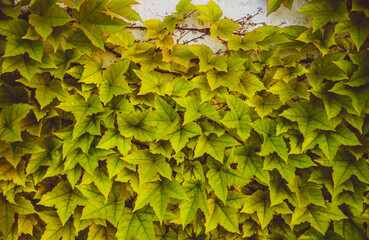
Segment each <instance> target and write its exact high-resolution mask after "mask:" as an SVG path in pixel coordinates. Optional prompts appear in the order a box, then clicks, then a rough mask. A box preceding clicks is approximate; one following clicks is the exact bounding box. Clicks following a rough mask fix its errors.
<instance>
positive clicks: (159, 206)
mask: <svg viewBox="0 0 369 240" xmlns="http://www.w3.org/2000/svg"><path fill="white" fill-rule="evenodd" d="M169 198H176V199H187V196H186V194H185V192H184V191H183V189H182V187H181V185H180V184H179V183H178V182H177V181H176V180H173V181H169V180H163V181H156V182H151V183H145V184H144V185H143V186H141V188H140V191H139V192H138V196H137V200H136V204H135V209H134V211H136V210H137V209H141V208H142V207H144V206H146V205H147V204H149V203H150V205H151V206H152V208H153V209H154V212H155V214H156V216H157V217H158V218H159V221H160V223H161V222H162V221H163V218H164V215H165V212H166V209H167V205H168V201H169Z"/></svg>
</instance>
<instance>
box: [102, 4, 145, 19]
mask: <svg viewBox="0 0 369 240" xmlns="http://www.w3.org/2000/svg"><path fill="white" fill-rule="evenodd" d="M134 4H138V2H136V1H134V0H124V1H120V0H109V1H108V3H107V4H106V6H105V8H106V10H107V11H108V13H109V14H110V16H112V18H113V17H116V16H122V17H124V18H125V19H128V20H130V21H140V20H141V18H140V16H139V15H138V13H137V12H136V11H134V10H132V9H131V5H134Z"/></svg>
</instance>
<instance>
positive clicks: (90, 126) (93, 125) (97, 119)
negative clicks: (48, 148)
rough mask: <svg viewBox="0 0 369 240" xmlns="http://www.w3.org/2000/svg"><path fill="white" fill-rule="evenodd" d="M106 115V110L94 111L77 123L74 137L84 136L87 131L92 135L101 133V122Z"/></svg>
mask: <svg viewBox="0 0 369 240" xmlns="http://www.w3.org/2000/svg"><path fill="white" fill-rule="evenodd" d="M105 117H106V113H104V112H100V113H93V114H92V115H89V116H87V117H86V118H84V119H83V120H82V121H79V122H78V123H76V124H75V125H74V128H73V135H72V136H73V139H76V138H78V137H80V136H82V135H83V134H84V133H86V132H87V133H89V134H91V135H101V132H100V123H101V120H103V119H104V118H105Z"/></svg>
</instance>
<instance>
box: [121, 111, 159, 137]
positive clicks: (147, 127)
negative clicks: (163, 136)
mask: <svg viewBox="0 0 369 240" xmlns="http://www.w3.org/2000/svg"><path fill="white" fill-rule="evenodd" d="M152 120H153V116H152V111H150V110H145V111H143V112H140V113H138V114H134V113H133V114H127V113H123V114H118V119H117V122H118V129H119V132H120V134H121V135H122V136H124V137H126V138H130V137H134V138H136V139H137V140H139V141H152V140H154V139H155V138H156V137H157V134H158V131H157V130H156V128H154V127H153V126H152Z"/></svg>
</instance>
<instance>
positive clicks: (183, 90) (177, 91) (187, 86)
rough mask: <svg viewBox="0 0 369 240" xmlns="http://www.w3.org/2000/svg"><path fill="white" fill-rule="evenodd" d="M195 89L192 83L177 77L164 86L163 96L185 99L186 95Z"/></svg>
mask: <svg viewBox="0 0 369 240" xmlns="http://www.w3.org/2000/svg"><path fill="white" fill-rule="evenodd" d="M195 88H196V85H195V84H194V83H193V82H192V81H188V80H185V79H184V78H182V77H177V78H175V79H173V80H172V81H171V82H169V83H168V84H167V85H166V86H165V94H168V95H176V96H179V97H185V96H186V95H187V93H188V92H189V91H191V90H193V89H195Z"/></svg>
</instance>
